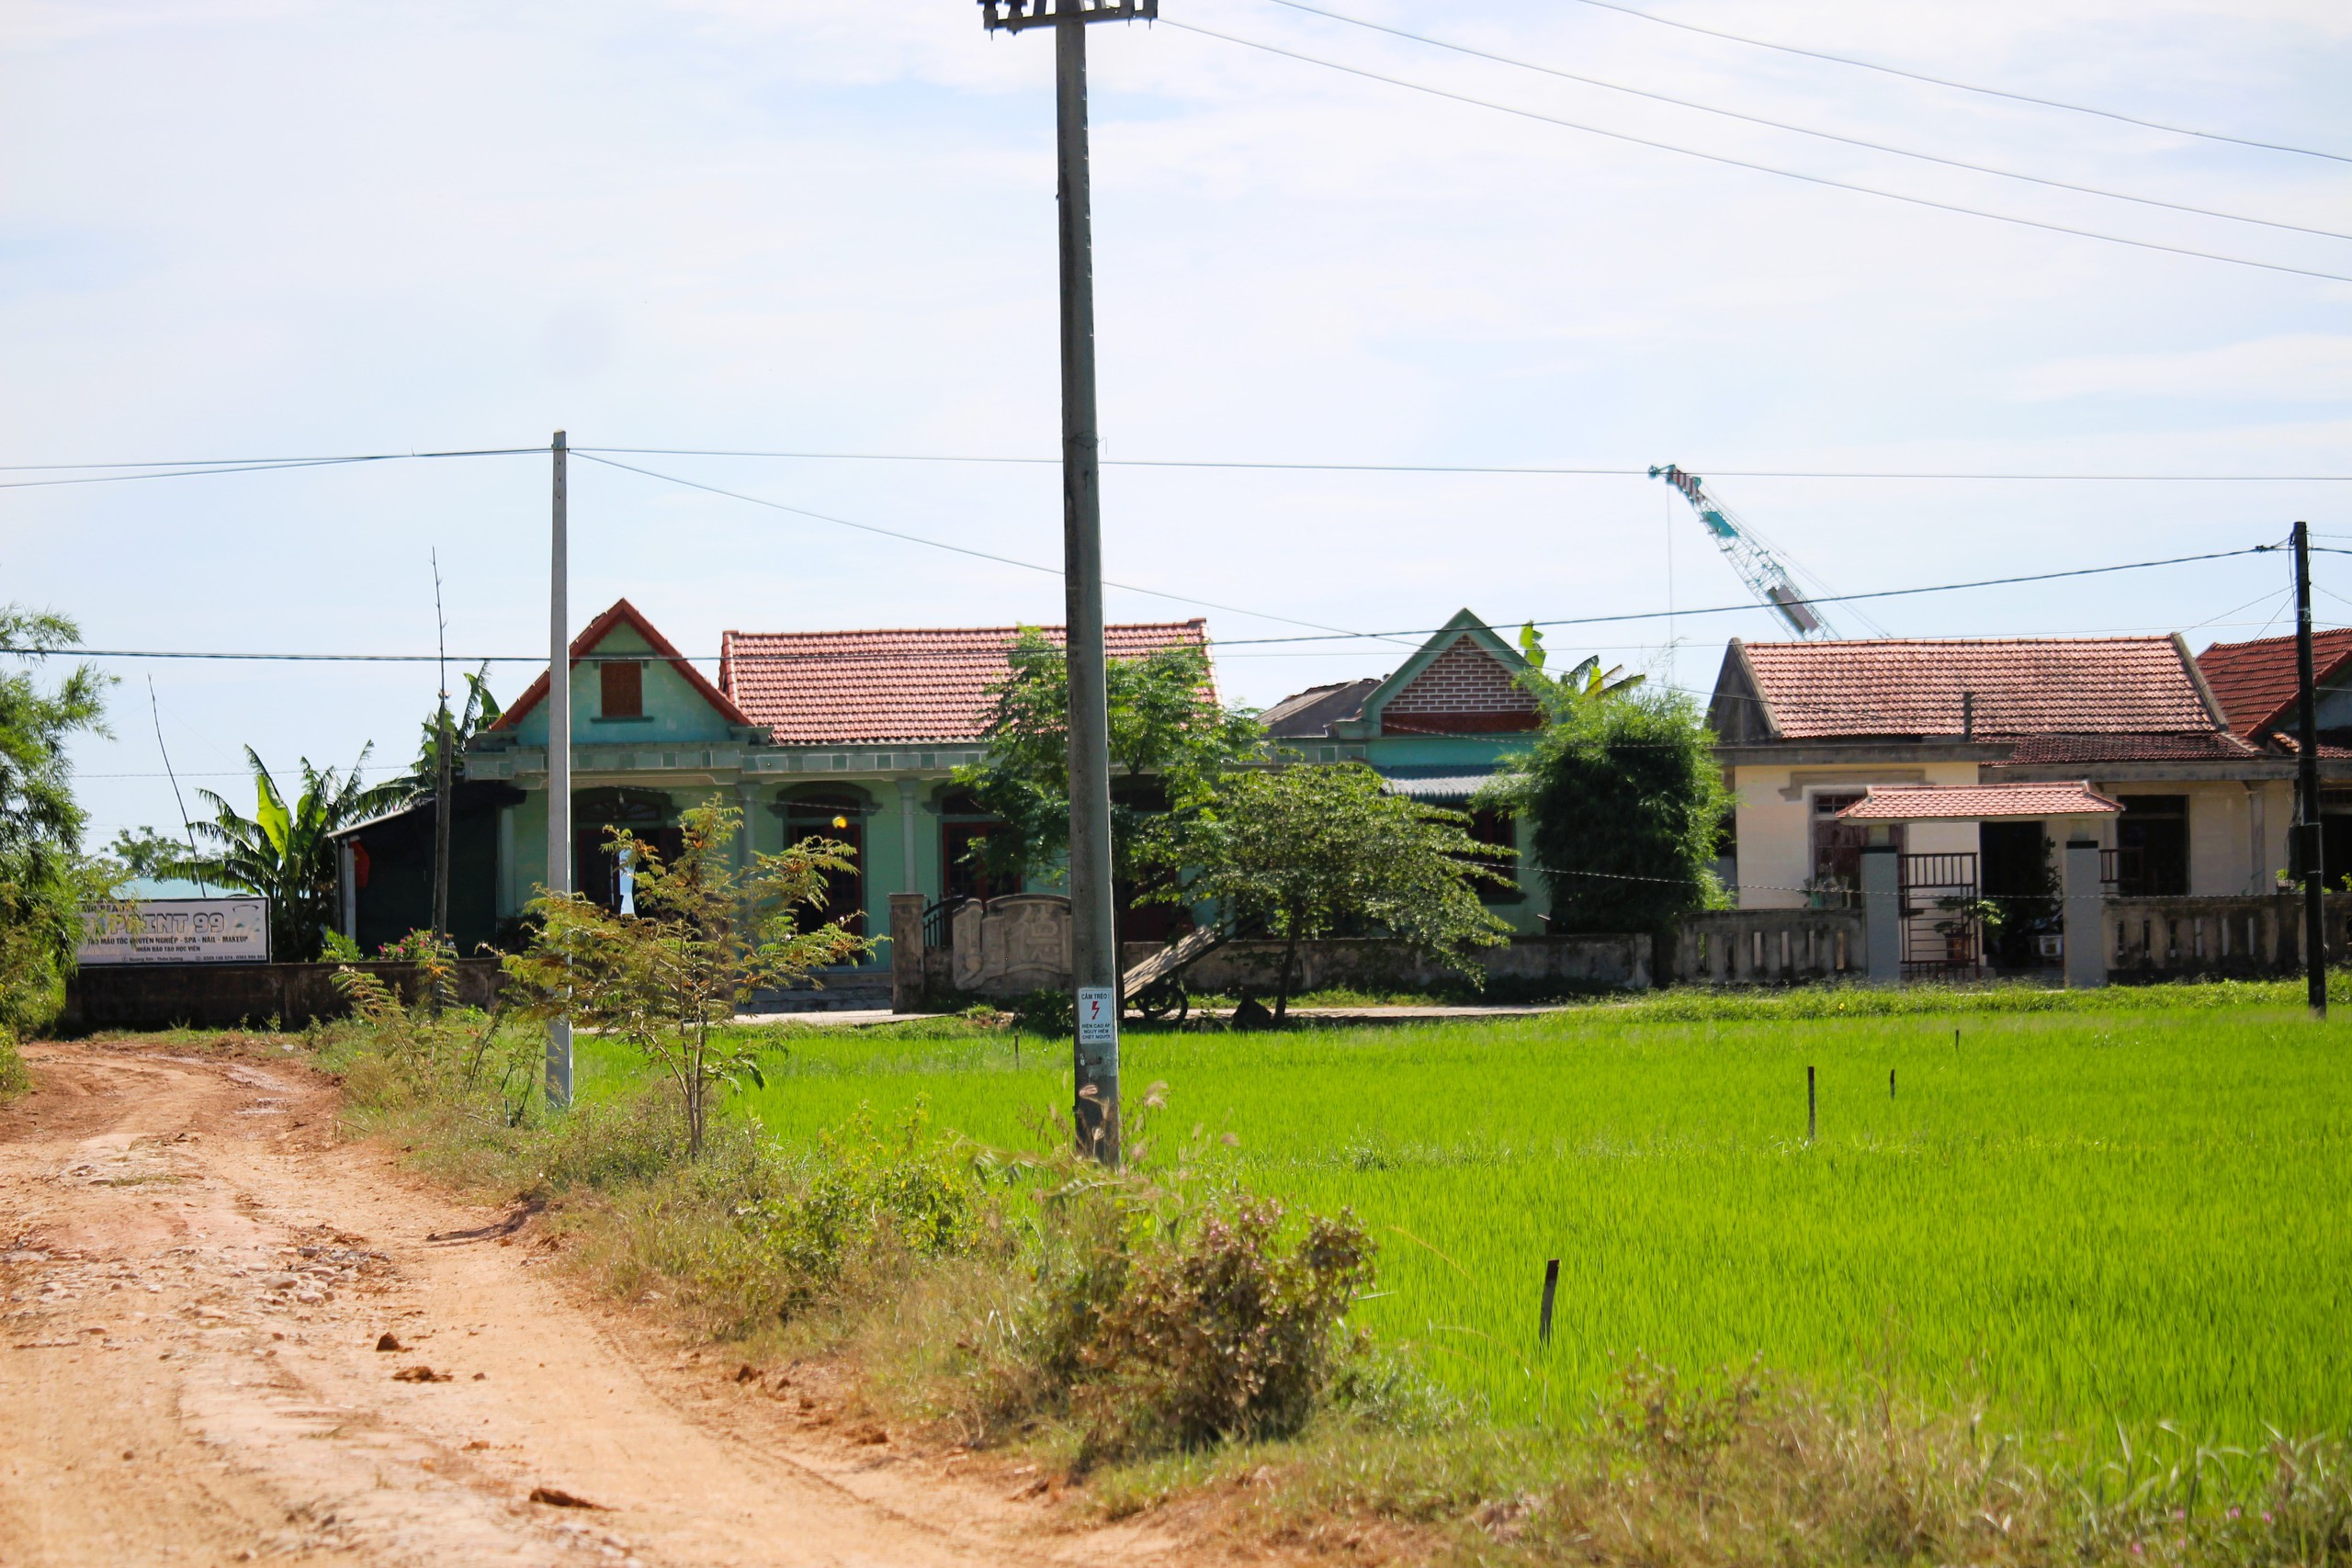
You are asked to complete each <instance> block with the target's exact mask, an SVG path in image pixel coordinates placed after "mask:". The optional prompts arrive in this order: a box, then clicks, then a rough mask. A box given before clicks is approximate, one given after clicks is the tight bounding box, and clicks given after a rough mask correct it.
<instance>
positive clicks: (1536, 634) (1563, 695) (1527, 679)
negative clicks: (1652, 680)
mask: <svg viewBox="0 0 2352 1568" xmlns="http://www.w3.org/2000/svg"><path fill="white" fill-rule="evenodd" d="M1519 652H1520V657H1521V658H1522V659H1524V660H1527V668H1526V669H1524V670H1522V671H1520V673H1519V683H1520V684H1521V686H1524V687H1525V688H1526V689H1527V690H1528V691H1529V692H1531V693H1532V694H1534V696H1535V699H1536V700H1537V701H1538V702H1540V703H1542V704H1543V705H1544V712H1545V713H1547V714H1549V715H1551V716H1553V717H1555V718H1558V717H1562V716H1566V713H1567V712H1569V711H1570V710H1572V709H1574V708H1575V707H1576V706H1577V705H1579V704H1582V703H1593V702H1600V701H1601V700H1602V699H1603V698H1607V697H1613V696H1616V695H1618V694H1621V693H1624V692H1630V691H1632V690H1634V688H1635V687H1636V686H1639V685H1640V684H1641V683H1642V682H1643V681H1645V680H1646V679H1647V677H1646V676H1642V675H1628V674H1626V673H1625V667H1624V666H1623V665H1622V664H1612V665H1611V666H1610V667H1609V668H1608V669H1606V670H1603V669H1602V668H1601V667H1600V655H1599V654H1587V655H1586V656H1585V658H1584V660H1583V662H1581V663H1579V664H1577V666H1576V667H1575V668H1574V669H1572V670H1570V671H1568V672H1567V673H1566V674H1565V675H1554V674H1551V673H1549V672H1548V671H1546V670H1545V669H1544V665H1545V664H1546V663H1547V662H1549V650H1548V649H1545V648H1544V634H1543V633H1542V632H1540V631H1537V630H1536V629H1535V623H1534V622H1533V621H1530V622H1528V623H1527V625H1525V626H1521V627H1520V628H1519Z"/></svg>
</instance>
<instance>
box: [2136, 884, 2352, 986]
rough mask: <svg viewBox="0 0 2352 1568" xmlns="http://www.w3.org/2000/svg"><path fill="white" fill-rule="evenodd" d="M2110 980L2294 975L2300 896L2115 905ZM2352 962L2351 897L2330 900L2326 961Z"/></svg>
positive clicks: (2299, 953) (2298, 962) (2298, 959)
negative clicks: (2347, 958)
mask: <svg viewBox="0 0 2352 1568" xmlns="http://www.w3.org/2000/svg"><path fill="white" fill-rule="evenodd" d="M2101 917H2102V918H2101V921H2100V924H2101V927H2102V928H2103V929H2102V931H2101V937H2102V942H2103V945H2104V949H2105V951H2106V953H2107V967H2108V973H2109V975H2110V976H2113V977H2114V978H2116V979H2119V980H2167V979H2177V978H2184V977H2188V976H2260V975H2282V974H2290V973H2292V972H2294V971H2295V970H2298V969H2300V968H2301V967H2302V963H2303V900H2302V896H2301V894H2296V893H2274V894H2254V895H2249V896H2247V897H2237V898H2193V897H2188V898H2110V899H2109V900H2107V902H2106V904H2105V906H2104V907H2103V908H2102V909H2101ZM2347 955H2352V893H2335V894H2330V895H2329V896H2328V897H2327V958H2328V962H2329V963H2331V964H2342V963H2344V962H2346V957H2347Z"/></svg>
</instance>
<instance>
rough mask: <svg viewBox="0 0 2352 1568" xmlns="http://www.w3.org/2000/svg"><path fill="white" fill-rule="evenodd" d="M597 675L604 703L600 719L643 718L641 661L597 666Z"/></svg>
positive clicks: (643, 681)
mask: <svg viewBox="0 0 2352 1568" xmlns="http://www.w3.org/2000/svg"><path fill="white" fill-rule="evenodd" d="M596 675H597V679H598V681H599V682H601V683H602V686H603V697H604V700H603V703H602V705H601V706H600V707H599V708H598V710H597V713H598V716H600V717H603V718H643V717H644V716H645V666H644V664H643V663H641V662H640V661H639V660H634V659H628V660H612V661H611V662H609V663H603V664H599V665H597V666H596Z"/></svg>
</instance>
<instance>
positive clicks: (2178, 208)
mask: <svg viewBox="0 0 2352 1568" xmlns="http://www.w3.org/2000/svg"><path fill="white" fill-rule="evenodd" d="M1268 4H1270V5H1275V6H1285V7H1287V8H1289V9H1291V10H1294V11H1304V12H1306V14H1307V15H1309V16H1314V17H1328V18H1329V20H1331V21H1335V22H1345V23H1347V24H1348V25H1349V26H1351V27H1358V28H1367V29H1369V30H1371V31H1373V32H1376V33H1386V34H1387V35H1388V36H1389V37H1391V38H1401V39H1410V40H1412V41H1413V42H1415V43H1424V44H1428V45H1429V46H1430V48H1432V49H1444V50H1451V51H1453V52H1454V53H1456V54H1466V55H1469V56H1471V57H1472V58H1474V59H1477V60H1489V61H1493V62H1495V63H1497V64H1498V65H1512V66H1517V67H1518V68H1519V69H1521V70H1522V71H1536V72H1541V73H1543V74H1544V75H1546V76H1557V77H1559V78H1560V79H1561V80H1563V81H1566V82H1580V83H1582V84H1584V85H1586V86H1589V87H1601V88H1605V89H1607V90H1608V91H1610V92H1612V93H1627V94H1631V95H1632V96H1634V97H1639V98H1649V99H1651V100H1653V101H1655V102H1657V103H1661V104H1672V105H1674V106H1675V107H1678V108H1686V109H1696V110H1698V111H1699V112H1700V113H1701V114H1712V115H1720V116H1722V117H1723V118H1726V119H1736V120H1743V121H1745V122H1747V124H1749V125H1761V126H1766V127H1769V128H1770V129H1771V130H1787V131H1793V132H1795V133H1796V134H1797V135H1799V136H1813V137H1818V138H1820V139H1821V140H1822V141H1838V142H1843V143H1845V144H1846V145H1847V146H1849V147H1861V148H1867V149H1868V150H1869V151H1871V152H1889V153H1893V154H1894V156H1896V157H1899V158H1916V159H1918V160H1919V161H1920V162H1922V163H1927V164H1942V165H1943V166H1944V167H1946V168H1950V169H1965V170H1967V171H1968V172H1969V173H1971V174H1976V175H1996V176H1997V177H1999V178H2001V179H2005V180H2022V181H2024V182H2026V183H2027V184H2029V185H2037V186H2048V187H2049V188H2051V189H2052V190H2068V191H2073V192H2075V194H2077V195H2079V196H2097V197H2106V198H2107V199H2109V200H2110V201H2129V202H2136V203H2138V204H2139V205H2141V206H2143V207H2161V208H2164V209H2166V210H2168V211H2172V212H2188V213H2194V214H2196V215H2197V216H2198V217H2199V218H2221V219H2225V220H2228V221H2230V222H2233V223H2254V224H2258V225H2260V226H2261V227H2263V228H2266V229H2283V230H2286V231H2289V232H2290V233H2296V234H2316V235H2318V236H2319V237H2320V238H2322V239H2326V240H2352V234H2343V233H2338V232H2337V231H2335V230H2333V229H2314V228H2312V227H2311V226H2310V225H2309V224H2304V223H2288V222H2283V221H2281V220H2278V219H2275V218H2249V217H2247V216H2246V215H2245V214H2244V213H2240V212H2222V211H2218V210H2216V209H2213V208H2210V207H2196V206H2192V205H2190V204H2189V203H2188V202H2184V201H2165V200H2164V199H2163V198H2162V197H2153V196H2131V195H2129V194H2127V193H2125V192H2123V191H2116V190H2108V189H2105V188H2103V187H2101V186H2086V185H2075V184H2074V183H2073V182H2071V181H2068V180H2054V179H2049V178H2046V177H2044V176H2042V175H2028V174H2021V173H2019V172H2018V171H2017V170H2015V169H2003V168H1996V167H1994V166H1993V165H1991V164H1972V163H1969V162H1968V161H1967V160H1966V159H1963V158H1947V157H1944V156H1942V155H1940V154H1939V153H1935V152H1917V151H1916V150H1914V149H1912V148H1908V147H1894V146H1890V145H1888V144H1887V143H1885V142H1883V141H1870V140H1868V139H1866V138H1864V137H1860V136H1848V135H1845V134H1843V133H1842V132H1839V131H1835V130H1815V129H1814V128H1813V127H1811V126H1804V125H1791V124H1790V123H1788V122H1787V121H1786V120H1778V119H1768V118H1765V117H1764V116H1762V115H1754V114H1744V113H1742V112H1741V111H1739V110H1737V109H1728V108H1724V107H1720V106H1717V105H1714V104H1707V103H1701V102H1699V101H1698V100H1696V99H1694V98H1678V97H1676V96H1674V95H1672V94H1671V93H1660V92H1655V91H1653V90H1651V89H1649V88H1647V87H1630V86H1627V85H1625V84H1623V83H1622V82H1610V81H1605V80H1603V79H1602V78H1600V77H1599V76H1585V75H1580V74H1579V73H1577V72H1574V71H1564V70H1562V69H1560V68H1559V67H1557V66H1554V65H1544V64H1539V63H1538V62H1535V61H1532V60H1521V59H1518V58H1517V57H1515V56H1512V55H1508V54H1496V53H1494V52H1492V51H1488V50H1483V49H1474V48H1472V47H1471V46H1470V45H1468V44H1462V43H1448V42H1447V41H1446V40H1445V39H1436V38H1430V37H1429V36H1428V35H1427V34H1425V33H1416V32H1408V31H1406V30H1405V29H1404V28H1392V27H1389V26H1387V25H1385V23H1381V22H1374V21H1368V20H1366V19H1365V18H1363V17H1349V16H1343V15H1341V14H1340V12H1338V11H1326V10H1324V9H1323V8H1322V7H1321V6H1309V5H1306V4H1305V3H1304V0H1268Z"/></svg>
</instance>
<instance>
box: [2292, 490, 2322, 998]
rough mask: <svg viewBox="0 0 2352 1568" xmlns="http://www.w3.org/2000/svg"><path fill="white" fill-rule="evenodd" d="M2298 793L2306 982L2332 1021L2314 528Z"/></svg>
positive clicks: (2303, 586)
mask: <svg viewBox="0 0 2352 1568" xmlns="http://www.w3.org/2000/svg"><path fill="white" fill-rule="evenodd" d="M2295 784H2296V788H2295V793H2296V795H2298V796H2299V797H2301V798H2300V802H2299V804H2300V805H2301V810H2300V811H2298V812H2297V813H2296V830H2297V832H2298V833H2299V834H2301V838H2302V850H2303V855H2302V862H2303V981H2304V985H2305V987H2306V988H2307V990H2308V992H2309V994H2310V997H2311V1006H2312V1017H2313V1018H2316V1019H2324V1018H2326V1017H2327V864H2326V856H2325V854H2324V852H2323V849H2324V845H2323V843H2322V840H2321V834H2320V816H2319V701H2318V698H2317V696H2316V695H2315V694H2313V692H2312V528H2311V525H2310V524H2308V523H2298V524H2296V525H2295Z"/></svg>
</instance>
